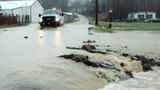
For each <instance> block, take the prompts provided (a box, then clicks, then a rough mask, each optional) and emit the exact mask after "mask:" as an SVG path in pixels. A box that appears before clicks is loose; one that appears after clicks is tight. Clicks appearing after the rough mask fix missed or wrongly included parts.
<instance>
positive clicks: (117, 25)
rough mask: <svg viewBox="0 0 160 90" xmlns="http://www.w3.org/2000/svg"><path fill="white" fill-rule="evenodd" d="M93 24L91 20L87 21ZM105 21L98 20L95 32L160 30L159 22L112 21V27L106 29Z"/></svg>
mask: <svg viewBox="0 0 160 90" xmlns="http://www.w3.org/2000/svg"><path fill="white" fill-rule="evenodd" d="M89 23H90V24H93V22H89ZM107 27H108V23H107V22H99V26H97V27H96V28H95V30H96V31H97V32H112V31H114V30H128V31H129V30H130V31H131V30H141V31H142V30H143V31H160V23H143V22H133V23H127V22H113V23H112V29H108V28H107Z"/></svg>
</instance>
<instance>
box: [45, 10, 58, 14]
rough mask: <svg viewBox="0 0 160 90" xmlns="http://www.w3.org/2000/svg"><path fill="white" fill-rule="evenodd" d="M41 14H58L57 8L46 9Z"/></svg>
mask: <svg viewBox="0 0 160 90" xmlns="http://www.w3.org/2000/svg"><path fill="white" fill-rule="evenodd" d="M43 14H59V12H58V11H57V10H46V11H44V13H43Z"/></svg>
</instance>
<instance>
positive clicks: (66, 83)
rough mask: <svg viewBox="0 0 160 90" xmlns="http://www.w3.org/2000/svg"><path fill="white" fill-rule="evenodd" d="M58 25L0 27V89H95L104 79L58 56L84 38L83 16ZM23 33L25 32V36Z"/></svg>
mask: <svg viewBox="0 0 160 90" xmlns="http://www.w3.org/2000/svg"><path fill="white" fill-rule="evenodd" d="M80 17H81V18H82V19H83V20H80V21H79V22H76V23H73V24H68V25H64V26H62V27H59V28H46V29H44V30H40V29H39V25H38V24H31V25H29V26H24V27H18V28H8V29H2V30H0V90H96V89H98V88H100V87H103V86H104V85H105V84H106V83H105V82H104V81H101V80H99V79H98V78H97V77H96V75H95V74H94V73H93V72H92V71H90V70H89V68H88V67H87V66H85V65H83V64H76V63H75V62H72V61H67V60H64V59H60V58H58V56H59V55H62V54H67V53H74V52H73V51H70V50H65V47H66V46H69V45H71V46H74V45H75V46H77V45H80V44H81V42H82V41H83V40H86V39H88V33H87V32H88V31H87V29H88V24H87V19H86V18H84V17H83V16H80ZM24 36H28V37H29V38H28V39H25V38H24Z"/></svg>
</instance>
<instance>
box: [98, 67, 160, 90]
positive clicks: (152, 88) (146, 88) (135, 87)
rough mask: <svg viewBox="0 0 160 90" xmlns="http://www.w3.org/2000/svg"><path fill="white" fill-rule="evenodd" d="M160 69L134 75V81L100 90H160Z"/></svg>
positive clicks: (121, 82)
mask: <svg viewBox="0 0 160 90" xmlns="http://www.w3.org/2000/svg"><path fill="white" fill-rule="evenodd" d="M159 69H160V68H159V67H155V68H154V71H150V72H141V73H136V74H134V77H135V78H134V79H129V80H125V81H120V82H117V83H110V84H108V85H106V86H105V87H104V88H103V89H99V90H115V87H116V88H118V90H159V88H160V83H159V81H160V77H159V75H160V70H159Z"/></svg>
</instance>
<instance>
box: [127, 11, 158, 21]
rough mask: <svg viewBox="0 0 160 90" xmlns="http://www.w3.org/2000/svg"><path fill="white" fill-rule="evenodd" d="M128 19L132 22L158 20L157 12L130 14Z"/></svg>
mask: <svg viewBox="0 0 160 90" xmlns="http://www.w3.org/2000/svg"><path fill="white" fill-rule="evenodd" d="M128 19H130V20H156V13H155V12H136V13H129V14H128Z"/></svg>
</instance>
